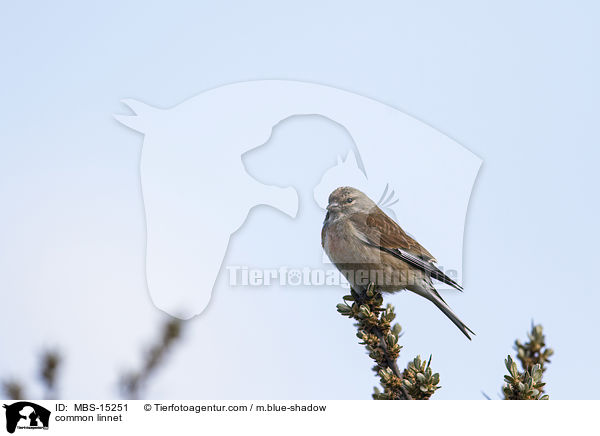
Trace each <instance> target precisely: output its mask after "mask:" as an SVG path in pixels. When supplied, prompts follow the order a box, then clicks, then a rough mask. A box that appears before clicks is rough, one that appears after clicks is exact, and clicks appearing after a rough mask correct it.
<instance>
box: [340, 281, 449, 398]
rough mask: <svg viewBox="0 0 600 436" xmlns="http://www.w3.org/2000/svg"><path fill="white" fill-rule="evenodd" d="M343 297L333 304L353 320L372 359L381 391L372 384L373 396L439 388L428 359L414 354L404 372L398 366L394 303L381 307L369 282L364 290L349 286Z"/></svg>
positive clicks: (420, 394) (414, 394) (427, 393)
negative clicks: (360, 290) (415, 356)
mask: <svg viewBox="0 0 600 436" xmlns="http://www.w3.org/2000/svg"><path fill="white" fill-rule="evenodd" d="M344 300H345V302H344V303H341V304H338V305H337V310H338V312H339V313H341V314H342V315H344V316H347V317H348V318H353V319H355V320H356V321H357V323H356V324H355V325H356V327H357V329H358V332H357V334H356V336H357V337H358V338H359V339H360V340H361V344H362V345H364V346H365V347H366V349H367V351H368V353H369V357H370V358H371V359H373V360H374V361H375V366H374V367H373V371H375V373H376V374H377V375H378V376H379V378H380V383H381V386H382V388H383V391H381V390H379V389H378V388H375V392H374V394H373V399H375V400H412V399H423V400H426V399H429V397H431V395H432V394H433V393H434V392H435V391H436V390H437V389H439V386H437V383H438V382H439V374H433V373H432V371H431V369H430V367H429V363H428V364H427V365H426V366H425V365H424V364H423V363H422V362H421V360H420V357H417V358H416V359H415V360H413V361H412V362H411V363H409V365H408V367H407V369H406V370H404V372H400V370H399V369H398V363H397V359H398V356H399V355H400V349H401V348H402V347H401V346H400V345H398V338H399V337H400V332H401V331H402V328H401V327H400V325H399V324H394V325H393V326H392V321H393V320H394V319H395V317H396V314H395V313H394V306H392V305H391V304H388V305H387V306H386V307H385V308H383V296H382V295H381V293H380V292H378V291H377V290H375V287H374V285H373V284H370V285H369V286H368V287H367V290H366V291H365V293H364V294H360V293H358V292H356V291H355V290H354V289H350V295H346V296H344ZM348 302H352V304H351V305H349V304H348Z"/></svg>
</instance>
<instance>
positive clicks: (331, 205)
mask: <svg viewBox="0 0 600 436" xmlns="http://www.w3.org/2000/svg"><path fill="white" fill-rule="evenodd" d="M339 209H340V205H339V203H336V202H333V203H329V205H328V206H327V210H328V211H330V212H331V211H332V210H339Z"/></svg>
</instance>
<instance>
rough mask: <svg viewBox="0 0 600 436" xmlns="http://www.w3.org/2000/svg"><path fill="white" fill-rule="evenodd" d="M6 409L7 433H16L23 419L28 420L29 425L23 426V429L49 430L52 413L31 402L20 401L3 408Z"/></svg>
mask: <svg viewBox="0 0 600 436" xmlns="http://www.w3.org/2000/svg"><path fill="white" fill-rule="evenodd" d="M3 407H4V408H5V409H6V431H8V432H9V433H14V432H15V429H16V428H17V424H18V423H19V421H20V420H21V419H23V418H25V419H27V420H28V422H27V424H21V426H23V427H35V428H45V429H47V428H48V423H49V421H50V411H49V410H48V409H45V408H43V407H42V406H38V405H37V404H35V403H30V402H29V401H19V402H17V403H13V404H10V405H6V404H5V405H4V406H3Z"/></svg>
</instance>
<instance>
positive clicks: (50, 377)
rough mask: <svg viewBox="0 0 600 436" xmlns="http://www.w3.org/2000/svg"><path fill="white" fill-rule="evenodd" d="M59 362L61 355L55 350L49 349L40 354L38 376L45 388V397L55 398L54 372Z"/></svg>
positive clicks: (55, 377) (55, 378)
mask: <svg viewBox="0 0 600 436" xmlns="http://www.w3.org/2000/svg"><path fill="white" fill-rule="evenodd" d="M60 363H61V357H60V354H59V353H58V352H57V351H52V350H49V351H46V352H45V353H44V354H43V355H42V365H41V370H40V378H41V379H42V383H43V384H44V386H45V388H46V399H49V400H50V399H55V398H56V380H57V376H56V373H57V369H58V367H59V365H60Z"/></svg>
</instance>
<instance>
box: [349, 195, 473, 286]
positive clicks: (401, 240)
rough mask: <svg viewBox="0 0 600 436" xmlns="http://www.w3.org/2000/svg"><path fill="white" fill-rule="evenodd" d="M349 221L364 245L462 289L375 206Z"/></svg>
mask: <svg viewBox="0 0 600 436" xmlns="http://www.w3.org/2000/svg"><path fill="white" fill-rule="evenodd" d="M350 221H351V222H352V224H353V226H354V228H355V229H356V231H357V233H358V235H359V238H360V239H361V240H362V242H364V243H365V244H368V245H371V246H373V247H377V248H379V249H380V250H381V251H384V252H386V253H388V254H391V255H392V256H394V257H396V258H398V259H400V260H403V261H404V262H406V263H408V264H410V265H412V266H413V267H415V268H417V269H420V270H421V271H424V272H426V273H427V274H429V275H430V276H431V277H432V278H434V279H436V280H439V281H440V282H442V283H446V284H447V285H450V286H452V287H454V288H456V289H458V290H459V291H462V287H461V286H460V285H459V284H458V283H456V282H455V281H454V280H452V279H451V278H450V277H448V276H447V275H446V274H444V273H443V272H442V271H441V270H440V269H439V268H438V267H437V266H435V265H434V264H433V262H435V261H436V260H435V258H434V257H433V256H432V255H431V253H429V252H428V251H427V250H426V249H425V248H424V247H423V246H421V244H419V243H418V242H417V241H415V240H414V239H413V238H411V237H410V236H408V235H407V234H406V232H405V231H404V230H402V228H401V227H400V226H399V225H398V224H396V222H395V221H394V220H392V219H391V218H390V217H389V216H387V215H386V214H385V213H384V212H383V211H382V210H381V209H379V208H378V207H376V208H374V209H373V211H371V212H370V213H368V214H362V213H355V214H353V215H351V216H350Z"/></svg>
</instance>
